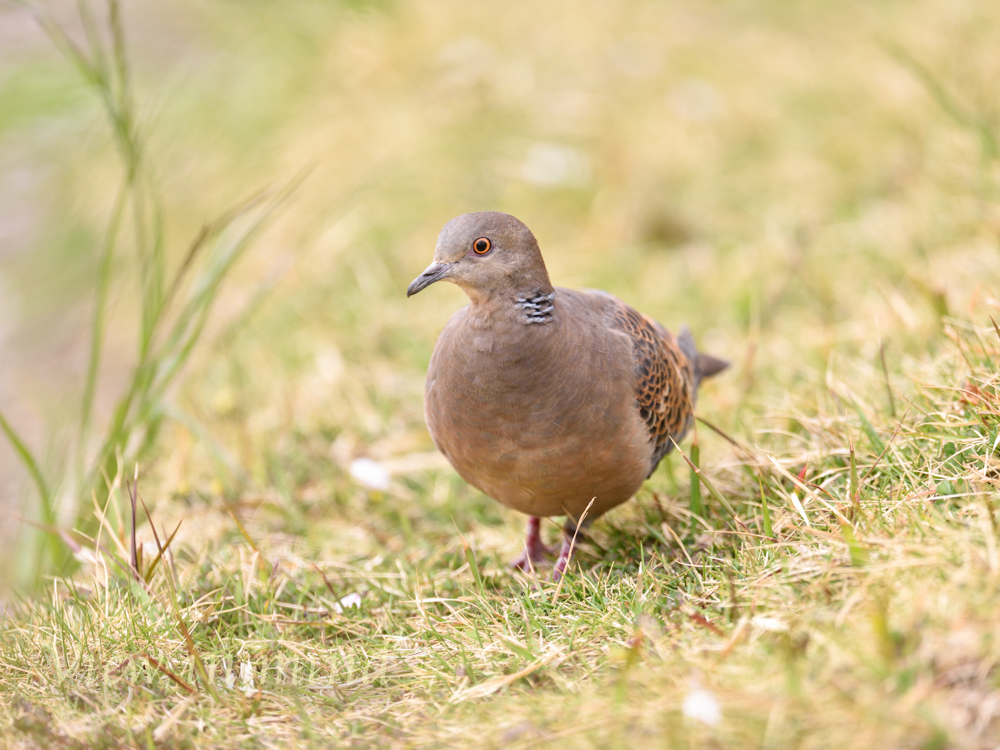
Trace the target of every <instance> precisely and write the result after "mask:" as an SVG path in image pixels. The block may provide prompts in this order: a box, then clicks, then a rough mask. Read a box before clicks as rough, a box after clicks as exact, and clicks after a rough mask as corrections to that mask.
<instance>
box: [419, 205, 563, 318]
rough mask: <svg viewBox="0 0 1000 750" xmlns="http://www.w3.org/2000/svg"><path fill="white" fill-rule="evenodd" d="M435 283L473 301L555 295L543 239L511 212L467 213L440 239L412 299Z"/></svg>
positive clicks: (443, 232) (457, 219) (444, 232)
mask: <svg viewBox="0 0 1000 750" xmlns="http://www.w3.org/2000/svg"><path fill="white" fill-rule="evenodd" d="M435 281H450V282H452V283H454V284H457V285H458V286H460V287H461V288H462V289H463V290H464V291H465V293H466V294H467V295H468V296H469V298H470V299H471V300H473V302H475V301H477V300H479V299H489V298H497V297H500V296H506V294H507V293H509V292H518V291H520V290H529V291H531V292H535V291H551V285H550V284H549V276H548V272H547V271H546V270H545V263H544V261H543V260H542V253H541V251H540V250H539V249H538V241H537V240H536V239H535V236H534V235H533V234H532V233H531V230H530V229H528V227H526V226H525V225H524V224H522V223H521V222H520V221H519V220H518V219H515V218H514V217H513V216H511V215H510V214H503V213H498V212H495V211H482V212H479V213H472V214H463V215H462V216H458V217H456V218H454V219H452V220H451V221H449V222H448V223H447V224H445V225H444V229H442V230H441V234H440V235H438V241H437V247H436V248H435V250H434V262H433V263H431V264H430V265H429V266H427V268H426V269H424V272H423V273H422V274H420V275H419V276H418V277H417V278H415V279H414V280H413V281H412V282H411V283H410V286H409V288H408V289H407V290H406V296H407V297H410V296H412V295H414V294H416V293H417V292H419V291H421V290H422V289H425V288H426V287H428V286H430V285H431V284H433V283H434V282H435Z"/></svg>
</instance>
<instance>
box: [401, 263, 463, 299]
mask: <svg viewBox="0 0 1000 750" xmlns="http://www.w3.org/2000/svg"><path fill="white" fill-rule="evenodd" d="M453 265H455V264H454V263H431V264H430V265H429V266H427V268H425V269H424V272H423V273H422V274H420V275H419V276H417V278H415V279H414V280H413V281H411V282H410V285H409V286H408V287H407V288H406V296H407V297H412V296H413V295H414V294H416V293H417V292H419V291H420V290H421V289H424V288H426V287H429V286H430V285H431V284H433V283H434V282H435V281H440V280H441V279H443V278H444V277H445V276H447V275H448V272H449V271H450V270H451V267H452V266H453Z"/></svg>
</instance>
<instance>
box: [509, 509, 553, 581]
mask: <svg viewBox="0 0 1000 750" xmlns="http://www.w3.org/2000/svg"><path fill="white" fill-rule="evenodd" d="M541 528H542V519H540V518H537V517H535V516H532V517H531V518H529V519H528V535H527V536H526V537H525V538H524V551H523V552H521V554H520V555H518V556H517V557H516V558H515V559H514V560H512V561H511V563H510V567H512V568H517V569H518V570H523V571H525V572H527V571H528V570H529V569H530V568H531V566H532V565H537V564H538V563H540V562H542V561H544V560H545V556H546V555H554V554H555V549H553V548H552V547H549V546H548V545H547V544H545V542H543V541H542V535H541Z"/></svg>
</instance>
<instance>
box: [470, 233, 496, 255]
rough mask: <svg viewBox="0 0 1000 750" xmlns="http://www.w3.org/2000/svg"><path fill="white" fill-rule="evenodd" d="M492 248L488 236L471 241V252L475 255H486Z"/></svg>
mask: <svg viewBox="0 0 1000 750" xmlns="http://www.w3.org/2000/svg"><path fill="white" fill-rule="evenodd" d="M492 249H493V243H492V242H490V240H489V238H488V237H480V238H479V239H478V240H476V241H475V242H473V243H472V252H474V253H475V254H476V255H486V253H488V252H489V251H490V250H492Z"/></svg>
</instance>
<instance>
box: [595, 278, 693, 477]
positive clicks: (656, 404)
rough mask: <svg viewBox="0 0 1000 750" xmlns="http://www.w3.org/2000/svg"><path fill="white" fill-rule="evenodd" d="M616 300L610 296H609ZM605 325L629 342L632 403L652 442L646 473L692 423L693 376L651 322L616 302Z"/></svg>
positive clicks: (671, 341) (688, 364) (674, 346)
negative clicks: (625, 337)
mask: <svg viewBox="0 0 1000 750" xmlns="http://www.w3.org/2000/svg"><path fill="white" fill-rule="evenodd" d="M612 299H614V298H612ZM609 313H610V314H609V318H608V325H609V326H610V327H611V328H613V329H615V330H618V331H621V332H622V333H624V334H626V335H627V336H628V337H629V338H630V339H631V340H632V353H633V357H634V371H635V374H636V386H635V400H636V403H637V404H638V408H639V415H640V416H641V417H642V419H643V421H645V423H646V426H647V427H648V428H649V439H650V442H652V443H653V459H652V463H651V465H650V474H652V473H653V470H654V469H655V468H656V465H657V464H658V463H659V462H660V459H661V458H663V457H664V456H665V455H667V453H669V452H670V449H671V448H673V443H672V442H671V438H673V439H674V440H678V441H679V440H680V439H681V438H682V437H683V436H684V433H686V432H687V431H688V428H690V426H691V423H692V421H694V391H695V372H694V365H693V363H692V361H691V360H690V359H689V358H688V357H687V356H686V355H685V353H684V351H683V350H682V349H681V347H680V346H679V343H678V340H677V338H676V337H674V336H673V335H672V334H671V333H670V332H669V331H667V330H666V329H665V328H663V326H661V325H660V324H659V323H657V322H656V321H655V320H652V319H650V318H647V317H646V316H645V315H643V314H642V313H640V312H638V311H636V310H633V309H632V308H631V307H629V306H628V305H626V304H625V303H623V302H621V301H620V300H617V299H614V304H612V305H610V307H609Z"/></svg>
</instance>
